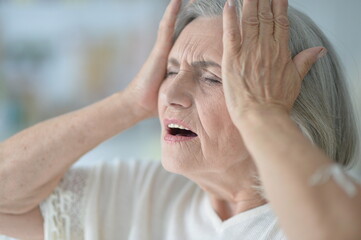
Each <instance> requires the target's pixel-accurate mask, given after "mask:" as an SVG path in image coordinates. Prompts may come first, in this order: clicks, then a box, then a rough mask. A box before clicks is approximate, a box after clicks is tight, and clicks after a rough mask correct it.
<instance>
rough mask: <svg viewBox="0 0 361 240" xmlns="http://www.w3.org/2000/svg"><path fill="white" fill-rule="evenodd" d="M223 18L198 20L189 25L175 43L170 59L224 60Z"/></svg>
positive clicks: (179, 60)
mask: <svg viewBox="0 0 361 240" xmlns="http://www.w3.org/2000/svg"><path fill="white" fill-rule="evenodd" d="M222 33H223V29H222V18H221V17H215V18H204V17H202V18H198V19H196V20H194V21H192V22H191V23H190V24H188V25H187V26H186V27H185V28H184V30H183V31H182V32H181V34H180V35H179V37H178V39H177V41H176V42H175V44H174V46H173V48H172V51H171V53H170V57H169V58H172V59H176V60H177V61H178V62H181V61H201V60H207V61H213V62H218V63H220V62H221V60H222V52H223V44H222Z"/></svg>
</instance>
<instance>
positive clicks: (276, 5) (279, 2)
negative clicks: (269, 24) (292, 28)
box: [272, 0, 289, 45]
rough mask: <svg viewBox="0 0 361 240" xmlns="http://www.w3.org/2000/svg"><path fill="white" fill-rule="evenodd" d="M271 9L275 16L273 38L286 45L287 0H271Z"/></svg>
mask: <svg viewBox="0 0 361 240" xmlns="http://www.w3.org/2000/svg"><path fill="white" fill-rule="evenodd" d="M272 11H273V15H274V18H275V20H274V22H275V26H274V38H275V39H276V40H278V41H279V42H281V43H282V44H286V45H287V44H288V40H289V21H288V14H287V12H288V0H273V1H272Z"/></svg>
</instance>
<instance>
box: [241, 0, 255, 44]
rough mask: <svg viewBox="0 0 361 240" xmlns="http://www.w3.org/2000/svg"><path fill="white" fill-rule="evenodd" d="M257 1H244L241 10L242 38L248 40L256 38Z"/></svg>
mask: <svg viewBox="0 0 361 240" xmlns="http://www.w3.org/2000/svg"><path fill="white" fill-rule="evenodd" d="M258 28H259V20H258V0H244V1H243V9H242V37H243V40H244V41H245V40H248V39H251V38H254V37H255V36H258V31H259V29H258Z"/></svg>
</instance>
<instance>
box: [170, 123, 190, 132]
mask: <svg viewBox="0 0 361 240" xmlns="http://www.w3.org/2000/svg"><path fill="white" fill-rule="evenodd" d="M168 127H169V128H179V129H184V130H188V131H189V129H188V128H186V127H183V126H181V125H178V124H174V123H171V124H168Z"/></svg>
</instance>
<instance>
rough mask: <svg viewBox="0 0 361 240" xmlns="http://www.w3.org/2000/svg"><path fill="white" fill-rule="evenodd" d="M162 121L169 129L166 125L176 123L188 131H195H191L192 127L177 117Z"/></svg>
mask: <svg viewBox="0 0 361 240" xmlns="http://www.w3.org/2000/svg"><path fill="white" fill-rule="evenodd" d="M163 123H164V126H165V127H166V129H169V127H168V125H169V124H177V125H180V126H183V127H185V128H187V129H188V130H189V131H192V132H194V133H196V132H195V131H193V129H192V128H191V127H190V126H189V125H188V124H187V123H185V122H183V121H182V120H179V119H164V121H163Z"/></svg>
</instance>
